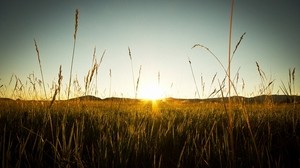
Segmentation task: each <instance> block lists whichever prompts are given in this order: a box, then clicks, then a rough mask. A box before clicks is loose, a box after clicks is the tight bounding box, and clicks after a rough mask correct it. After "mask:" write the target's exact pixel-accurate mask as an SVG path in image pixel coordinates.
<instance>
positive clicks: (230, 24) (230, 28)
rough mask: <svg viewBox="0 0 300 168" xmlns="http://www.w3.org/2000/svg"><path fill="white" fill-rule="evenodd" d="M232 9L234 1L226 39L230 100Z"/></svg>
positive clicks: (232, 5) (232, 3)
mask: <svg viewBox="0 0 300 168" xmlns="http://www.w3.org/2000/svg"><path fill="white" fill-rule="evenodd" d="M233 7H234V0H231V7H230V19H229V38H228V97H229V100H230V96H231V94H230V93H231V81H230V79H231V78H230V70H231V63H230V62H231V38H232V18H233Z"/></svg>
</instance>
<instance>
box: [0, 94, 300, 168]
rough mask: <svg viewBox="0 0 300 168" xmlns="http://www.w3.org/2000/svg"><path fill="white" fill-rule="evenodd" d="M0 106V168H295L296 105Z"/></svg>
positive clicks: (299, 133) (299, 144) (124, 102)
mask: <svg viewBox="0 0 300 168" xmlns="http://www.w3.org/2000/svg"><path fill="white" fill-rule="evenodd" d="M49 104H50V101H21V100H16V101H15V100H10V99H2V100H1V101H0V108H1V109H0V110H1V113H0V132H1V133H0V156H1V160H2V162H1V167H3V168H5V167H299V166H300V114H299V110H298V109H300V105H299V104H297V103H289V104H288V103H274V102H272V101H270V100H269V101H267V100H266V101H264V102H257V103H255V102H253V103H247V102H245V101H242V100H238V101H233V102H231V103H228V102H226V101H224V102H222V101H220V102H213V101H206V102H203V101H199V100H179V99H165V100H157V101H143V100H134V99H120V98H111V99H104V100H88V99H86V100H80V99H74V100H70V101H55V102H54V104H53V105H52V106H51V107H50V108H49Z"/></svg>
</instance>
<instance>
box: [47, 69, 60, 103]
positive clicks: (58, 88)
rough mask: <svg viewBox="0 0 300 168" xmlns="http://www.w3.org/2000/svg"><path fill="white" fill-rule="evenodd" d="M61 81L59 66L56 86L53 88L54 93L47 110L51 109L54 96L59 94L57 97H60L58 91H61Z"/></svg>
mask: <svg viewBox="0 0 300 168" xmlns="http://www.w3.org/2000/svg"><path fill="white" fill-rule="evenodd" d="M62 79H63V76H62V70H61V65H60V66H59V71H58V80H57V86H56V88H55V91H54V95H53V97H52V100H51V102H50V105H49V108H51V107H52V105H53V103H54V101H55V99H56V96H57V94H59V97H60V89H61V81H62Z"/></svg>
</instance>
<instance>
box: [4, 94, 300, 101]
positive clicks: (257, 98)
mask: <svg viewBox="0 0 300 168" xmlns="http://www.w3.org/2000/svg"><path fill="white" fill-rule="evenodd" d="M107 100H108V101H109V100H113V101H114V100H126V101H136V100H139V99H132V98H120V97H109V98H105V99H101V98H99V97H96V96H92V95H87V96H80V97H76V98H72V99H69V100H65V101H107ZM164 100H169V101H185V102H223V101H225V102H227V101H228V97H225V98H208V99H182V98H173V97H168V98H165V99H164ZM231 100H233V101H244V102H246V103H264V102H266V101H271V102H274V103H293V102H294V101H295V102H296V103H300V96H286V95H261V96H255V97H242V96H232V97H231ZM0 101H21V100H20V99H17V100H13V99H10V98H0Z"/></svg>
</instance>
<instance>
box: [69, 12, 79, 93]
mask: <svg viewBox="0 0 300 168" xmlns="http://www.w3.org/2000/svg"><path fill="white" fill-rule="evenodd" d="M78 20H79V10H78V9H76V13H75V31H74V34H73V38H74V43H73V51H72V60H71V68H70V79H69V86H68V99H69V98H70V89H71V82H72V71H73V62H74V55H75V48H76V38H77V31H78Z"/></svg>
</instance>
